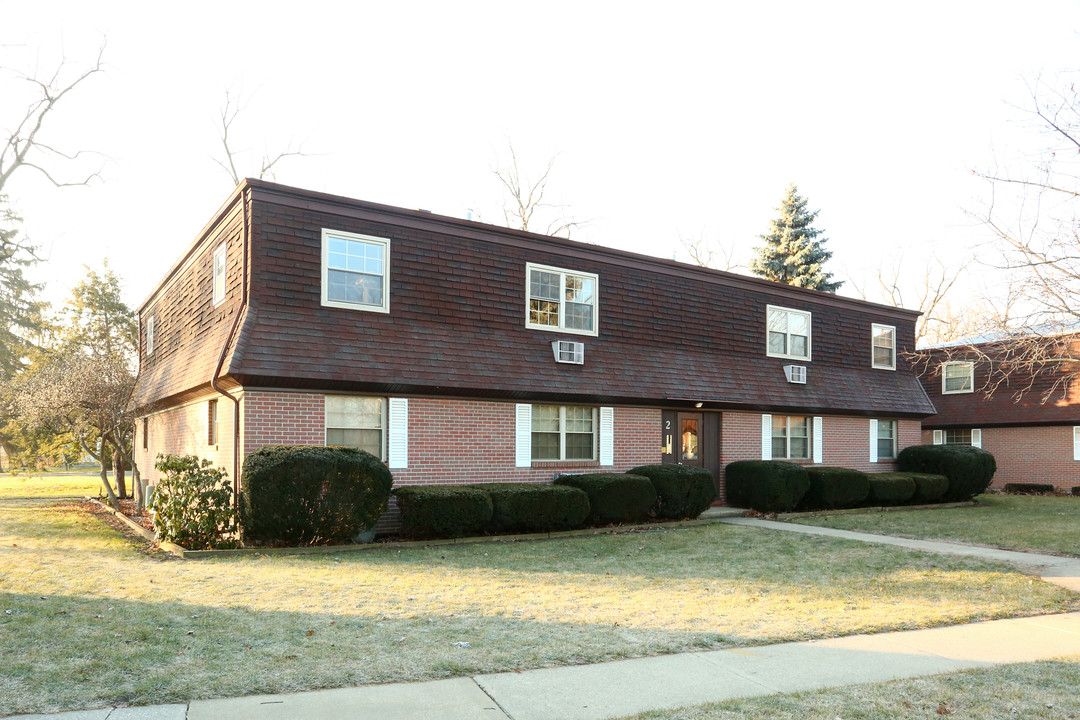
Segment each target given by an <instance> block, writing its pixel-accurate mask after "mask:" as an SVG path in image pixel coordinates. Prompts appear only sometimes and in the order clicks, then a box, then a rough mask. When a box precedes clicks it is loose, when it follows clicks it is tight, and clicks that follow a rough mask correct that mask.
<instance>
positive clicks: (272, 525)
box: [240, 445, 394, 545]
mask: <svg viewBox="0 0 1080 720" xmlns="http://www.w3.org/2000/svg"><path fill="white" fill-rule="evenodd" d="M393 482H394V480H393V477H392V476H391V474H390V471H389V470H388V469H387V468H386V465H384V464H383V463H382V462H381V461H380V460H379V459H378V458H377V457H375V456H374V455H371V454H370V453H366V452H364V451H363V450H358V449H356V448H347V447H321V446H289V445H271V446H267V447H264V448H261V449H259V450H257V451H255V452H254V453H252V454H251V455H248V457H247V459H246V460H244V468H243V474H242V475H241V477H240V519H241V528H242V535H243V539H244V542H245V543H246V544H252V543H284V544H287V545H319V544H331V543H343V542H347V541H349V540H351V539H353V538H355V537H356V536H357V535H359V534H360V533H361V532H364V531H366V530H370V529H371V528H373V527H375V522H376V521H377V520H378V519H379V516H380V515H382V513H383V512H384V511H385V510H386V506H387V503H388V502H389V500H390V486H391V485H392V484H393Z"/></svg>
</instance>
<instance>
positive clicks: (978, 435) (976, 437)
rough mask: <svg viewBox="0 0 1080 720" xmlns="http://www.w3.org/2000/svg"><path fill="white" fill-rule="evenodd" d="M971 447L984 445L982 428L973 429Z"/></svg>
mask: <svg viewBox="0 0 1080 720" xmlns="http://www.w3.org/2000/svg"><path fill="white" fill-rule="evenodd" d="M971 447H977V448H981V447H982V430H979V429H977V428H976V429H974V430H972V431H971Z"/></svg>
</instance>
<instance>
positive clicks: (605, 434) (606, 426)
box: [600, 407, 615, 465]
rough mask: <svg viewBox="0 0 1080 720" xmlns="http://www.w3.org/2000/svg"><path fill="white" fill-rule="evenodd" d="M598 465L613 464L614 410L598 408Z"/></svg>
mask: <svg viewBox="0 0 1080 720" xmlns="http://www.w3.org/2000/svg"><path fill="white" fill-rule="evenodd" d="M600 464H601V465H614V464H615V408H609V407H602V408H600Z"/></svg>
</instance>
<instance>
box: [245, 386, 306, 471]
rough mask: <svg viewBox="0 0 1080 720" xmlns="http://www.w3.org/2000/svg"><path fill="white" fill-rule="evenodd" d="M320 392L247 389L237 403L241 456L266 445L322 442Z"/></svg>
mask: <svg viewBox="0 0 1080 720" xmlns="http://www.w3.org/2000/svg"><path fill="white" fill-rule="evenodd" d="M325 444H326V410H325V407H324V404H323V396H322V395H314V394H311V393H290V392H267V391H262V390H254V391H246V392H244V394H243V398H242V399H241V402H240V448H241V452H242V454H243V456H244V457H247V456H248V455H250V454H251V453H253V452H255V451H256V450H258V449H259V448H261V447H264V446H266V445H325Z"/></svg>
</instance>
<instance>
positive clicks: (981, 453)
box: [897, 445, 997, 502]
mask: <svg viewBox="0 0 1080 720" xmlns="http://www.w3.org/2000/svg"><path fill="white" fill-rule="evenodd" d="M897 465H898V466H899V468H900V470H903V471H905V472H921V473H933V474H936V475H944V476H945V477H947V478H949V489H948V490H946V491H945V497H944V500H945V501H946V502H957V501H961V500H970V499H972V498H973V497H975V496H976V495H978V494H979V493H982V492H986V488H988V487H990V481H991V480H993V479H994V472H995V471H996V470H997V463H996V462H995V461H994V456H993V455H991V454H990V453H988V452H986V451H985V450H983V449H981V448H977V447H972V446H970V445H912V446H911V447H906V448H904V449H903V450H901V451H900V455H899V456H898V457H897Z"/></svg>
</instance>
